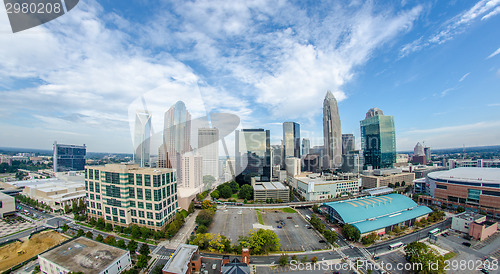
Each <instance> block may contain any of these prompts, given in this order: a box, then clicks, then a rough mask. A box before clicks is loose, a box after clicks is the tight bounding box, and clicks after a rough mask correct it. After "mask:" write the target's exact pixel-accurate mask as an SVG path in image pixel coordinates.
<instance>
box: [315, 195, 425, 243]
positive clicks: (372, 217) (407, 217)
mask: <svg viewBox="0 0 500 274" xmlns="http://www.w3.org/2000/svg"><path fill="white" fill-rule="evenodd" d="M323 205H324V206H325V207H326V208H327V212H328V215H329V216H330V218H331V220H332V221H334V222H336V223H339V224H341V225H343V224H350V225H353V226H354V227H355V228H357V229H358V230H359V232H360V234H361V237H363V236H365V235H368V234H370V233H376V234H378V235H384V234H385V233H387V232H388V231H391V230H392V229H393V228H394V227H396V226H399V227H401V226H412V225H413V224H414V223H415V222H416V221H418V220H420V219H422V218H426V217H427V216H428V214H429V213H431V212H432V210H431V209H430V208H428V207H426V206H419V205H417V204H416V203H415V202H414V201H413V200H412V199H410V198H408V197H406V196H404V195H400V194H394V193H393V194H388V195H382V196H377V197H363V198H357V199H351V200H345V201H338V202H329V203H324V204H323Z"/></svg>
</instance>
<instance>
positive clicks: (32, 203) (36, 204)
mask: <svg viewBox="0 0 500 274" xmlns="http://www.w3.org/2000/svg"><path fill="white" fill-rule="evenodd" d="M15 197H16V200H18V201H19V202H21V203H23V204H26V205H30V206H32V207H36V208H38V209H43V210H48V211H52V209H51V208H50V206H49V205H47V204H44V203H43V202H39V201H37V200H35V199H32V198H30V197H26V196H23V195H16V196H15Z"/></svg>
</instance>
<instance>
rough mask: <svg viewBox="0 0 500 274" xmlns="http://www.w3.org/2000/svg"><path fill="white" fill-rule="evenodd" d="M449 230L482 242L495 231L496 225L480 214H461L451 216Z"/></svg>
mask: <svg viewBox="0 0 500 274" xmlns="http://www.w3.org/2000/svg"><path fill="white" fill-rule="evenodd" d="M451 229H453V230H455V231H460V232H462V233H465V234H468V235H469V236H471V237H472V238H474V239H476V240H478V241H483V240H485V239H486V238H488V237H489V236H491V235H493V234H494V233H495V232H496V231H497V229H498V223H496V222H492V221H489V220H487V219H486V216H484V215H481V214H477V213H474V212H463V213H460V214H457V215H455V216H453V218H452V221H451Z"/></svg>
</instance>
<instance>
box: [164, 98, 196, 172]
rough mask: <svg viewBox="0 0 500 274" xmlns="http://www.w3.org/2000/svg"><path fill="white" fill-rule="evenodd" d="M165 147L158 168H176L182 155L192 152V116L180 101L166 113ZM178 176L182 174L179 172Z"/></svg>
mask: <svg viewBox="0 0 500 274" xmlns="http://www.w3.org/2000/svg"><path fill="white" fill-rule="evenodd" d="M163 122H164V128H163V147H160V151H159V153H160V155H159V162H158V167H160V168H176V167H177V166H178V165H180V155H182V154H184V153H186V152H188V151H191V141H190V140H191V139H190V138H191V114H190V113H189V112H188V111H187V109H186V105H185V104H184V102H182V101H178V102H177V103H175V105H173V106H171V107H170V109H169V110H168V111H167V112H165V118H164V121H163ZM178 174H181V173H180V172H179V171H178Z"/></svg>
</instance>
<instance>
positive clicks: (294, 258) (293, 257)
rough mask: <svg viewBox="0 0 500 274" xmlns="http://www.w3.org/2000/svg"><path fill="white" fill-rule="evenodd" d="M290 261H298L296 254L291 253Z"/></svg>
mask: <svg viewBox="0 0 500 274" xmlns="http://www.w3.org/2000/svg"><path fill="white" fill-rule="evenodd" d="M291 260H292V261H296V262H298V261H299V258H297V255H295V254H294V255H292V258H291Z"/></svg>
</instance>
